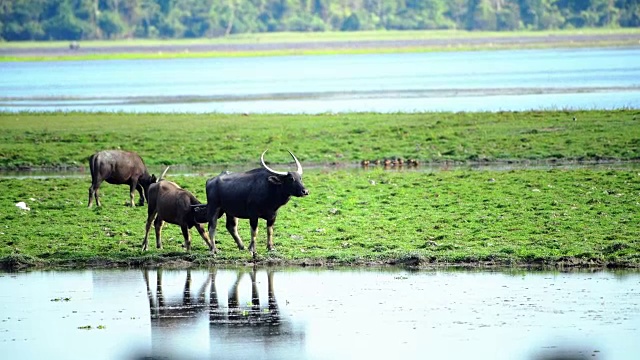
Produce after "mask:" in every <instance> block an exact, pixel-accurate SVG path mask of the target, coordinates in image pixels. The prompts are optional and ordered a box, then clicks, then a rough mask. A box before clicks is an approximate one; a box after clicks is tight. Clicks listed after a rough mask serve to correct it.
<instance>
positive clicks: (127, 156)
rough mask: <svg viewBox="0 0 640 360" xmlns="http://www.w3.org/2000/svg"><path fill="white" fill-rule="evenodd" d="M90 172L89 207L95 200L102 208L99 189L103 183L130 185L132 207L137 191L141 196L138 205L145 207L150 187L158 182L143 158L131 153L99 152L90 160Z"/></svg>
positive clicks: (117, 151)
mask: <svg viewBox="0 0 640 360" xmlns="http://www.w3.org/2000/svg"><path fill="white" fill-rule="evenodd" d="M89 170H90V171H91V187H89V207H91V203H92V201H93V198H95V200H96V204H97V205H98V206H101V204H100V198H99V195H98V189H99V188H100V184H101V183H102V182H103V181H106V182H108V183H109V184H115V185H122V184H127V185H129V194H130V196H131V206H134V203H133V193H134V191H135V190H136V189H137V190H138V193H139V194H140V201H139V202H138V205H140V206H142V205H144V199H146V198H148V197H147V193H148V191H149V186H150V185H151V184H153V183H155V182H156V177H155V175H149V172H148V171H147V167H146V166H145V165H144V161H142V158H141V157H140V156H139V155H138V154H136V153H134V152H129V151H122V150H104V151H100V152H97V153H95V154H93V155H91V157H90V158H89Z"/></svg>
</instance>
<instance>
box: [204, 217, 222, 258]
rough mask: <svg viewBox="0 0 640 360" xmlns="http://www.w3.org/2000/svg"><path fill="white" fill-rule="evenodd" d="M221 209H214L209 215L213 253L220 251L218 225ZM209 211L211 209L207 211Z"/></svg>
mask: <svg viewBox="0 0 640 360" xmlns="http://www.w3.org/2000/svg"><path fill="white" fill-rule="evenodd" d="M219 212H220V209H216V210H214V211H213V212H212V213H210V214H209V215H210V216H211V217H210V218H209V241H211V253H213V254H215V253H217V252H218V249H217V248H216V227H217V226H218V213H219ZM207 213H209V211H207Z"/></svg>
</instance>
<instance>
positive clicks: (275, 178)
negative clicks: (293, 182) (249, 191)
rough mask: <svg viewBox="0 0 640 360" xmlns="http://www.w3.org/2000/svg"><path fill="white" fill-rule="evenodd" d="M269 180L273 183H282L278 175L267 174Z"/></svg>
mask: <svg viewBox="0 0 640 360" xmlns="http://www.w3.org/2000/svg"><path fill="white" fill-rule="evenodd" d="M269 182H270V183H272V184H274V185H282V179H280V177H279V176H269Z"/></svg>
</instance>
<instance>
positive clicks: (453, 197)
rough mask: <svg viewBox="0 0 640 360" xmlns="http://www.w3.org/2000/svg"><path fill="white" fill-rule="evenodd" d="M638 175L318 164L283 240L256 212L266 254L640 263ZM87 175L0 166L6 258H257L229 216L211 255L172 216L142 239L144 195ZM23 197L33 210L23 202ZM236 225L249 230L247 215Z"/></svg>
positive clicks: (292, 207) (36, 263) (422, 263)
mask: <svg viewBox="0 0 640 360" xmlns="http://www.w3.org/2000/svg"><path fill="white" fill-rule="evenodd" d="M212 175H213V174H206V175H200V176H177V175H176V176H171V175H169V179H170V180H172V181H176V182H177V183H179V184H180V185H182V186H183V187H185V188H186V189H188V190H190V191H192V192H193V193H194V194H195V195H196V196H197V197H198V198H199V199H201V200H204V199H205V198H206V196H205V194H204V183H205V181H206V179H207V178H208V177H209V176H212ZM638 176H639V175H638V173H637V171H629V170H611V169H602V170H586V169H574V170H547V171H538V170H513V171H470V170H454V171H442V172H434V173H421V172H397V171H393V172H392V171H383V170H380V169H375V170H372V171H360V172H354V171H308V172H306V173H305V185H306V186H307V187H308V188H309V189H310V191H311V195H310V196H309V197H306V198H302V199H298V198H294V199H292V200H291V201H290V203H289V204H287V205H286V206H285V207H283V208H282V209H281V210H280V214H279V217H278V221H277V223H276V226H275V234H274V241H275V245H276V251H274V252H267V251H266V249H265V243H266V240H265V236H266V233H265V231H264V222H263V221H261V222H260V228H259V236H258V253H259V256H258V259H257V260H256V263H258V264H263V265H264V264H277V265H325V266H330V265H339V266H363V265H405V266H416V267H423V268H424V267H450V266H462V267H521V268H551V267H555V268H586V267H588V268H638V267H640V239H639V238H638V234H640V227H639V225H638V224H637V221H635V220H634V219H637V218H638V216H640V206H639V205H638V203H637V200H636V199H637V196H638V195H639V194H640V181H638ZM89 184H90V179H89V177H83V178H74V179H0V186H2V188H3V189H5V191H4V192H3V194H2V195H0V206H1V207H2V208H3V209H5V210H4V211H3V212H2V213H0V218H1V219H2V224H3V225H4V226H3V227H4V229H2V234H0V264H2V267H4V268H10V269H11V268H13V269H16V268H21V267H34V268H39V267H40V268H41V267H96V266H98V267H108V266H132V267H139V266H156V265H170V266H180V267H184V266H211V265H238V264H246V263H251V262H252V258H251V255H250V254H249V253H248V252H247V251H240V250H238V249H237V248H236V247H235V243H234V241H233V240H232V238H231V236H230V235H229V234H228V233H226V231H224V229H222V230H221V232H220V233H219V235H218V237H217V239H216V241H217V244H218V246H219V248H220V249H221V253H219V254H217V255H215V256H214V255H210V254H209V253H208V249H207V248H206V245H205V244H204V242H203V241H202V239H200V238H199V237H198V235H197V232H196V231H195V229H192V230H191V233H192V246H193V249H192V252H191V253H186V252H184V250H183V249H182V247H181V245H182V236H181V233H180V230H179V228H178V227H177V226H174V225H166V226H165V228H164V231H163V245H164V249H163V250H157V249H155V248H153V247H152V248H151V250H150V251H149V252H146V253H145V252H142V251H141V250H140V244H141V242H142V238H143V236H144V223H145V219H146V208H144V207H135V208H131V207H127V206H125V205H124V204H125V200H126V199H127V197H128V196H127V193H128V190H127V188H126V187H123V186H113V185H111V186H110V185H107V184H105V186H103V188H102V193H103V203H104V204H103V207H101V208H95V207H94V208H92V209H87V208H86V196H87V188H88V185H89ZM19 199H23V200H25V201H26V202H27V203H28V205H29V206H30V208H31V210H30V211H22V210H19V209H17V208H16V207H15V206H14V205H13V204H14V203H15V202H16V200H19ZM239 232H240V234H241V236H242V237H243V239H244V240H245V241H247V240H248V234H249V226H248V222H247V221H246V220H242V221H240V224H239ZM152 237H153V232H152Z"/></svg>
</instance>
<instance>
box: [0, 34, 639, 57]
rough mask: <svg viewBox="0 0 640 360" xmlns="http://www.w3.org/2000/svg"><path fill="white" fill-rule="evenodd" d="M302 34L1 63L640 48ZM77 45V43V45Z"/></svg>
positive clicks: (594, 38) (520, 38)
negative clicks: (565, 48)
mask: <svg viewBox="0 0 640 360" xmlns="http://www.w3.org/2000/svg"><path fill="white" fill-rule="evenodd" d="M350 35H351V36H333V37H329V36H323V35H319V34H309V36H307V37H304V36H300V35H298V34H295V35H291V36H290V37H282V36H280V37H276V36H269V35H254V37H253V38H251V37H232V38H223V39H197V40H164V41H161V40H132V41H127V40H116V41H113V42H105V41H86V42H78V43H77V44H78V45H79V46H78V48H76V49H71V48H70V47H71V46H70V45H71V42H52V43H47V42H22V43H0V61H43V60H109V59H162V58H198V57H251V56H283V55H331V54H359V53H402V52H429V51H473V50H500V49H535V48H562V47H567V48H576V47H612V46H640V32H638V31H634V30H630V31H628V32H627V31H611V32H606V31H604V30H603V31H593V32H584V33H579V32H573V31H572V32H563V31H558V32H545V33H531V32H519V33H505V34H498V33H472V32H471V33H467V32H452V33H449V32H441V33H439V32H433V34H430V35H428V36H426V35H423V34H421V33H418V32H416V33H414V36H413V38H412V37H411V35H412V33H402V32H399V33H392V34H387V33H380V35H378V36H376V33H375V32H374V33H366V34H364V35H363V36H358V34H355V33H354V34H350ZM74 45H75V44H74Z"/></svg>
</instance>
